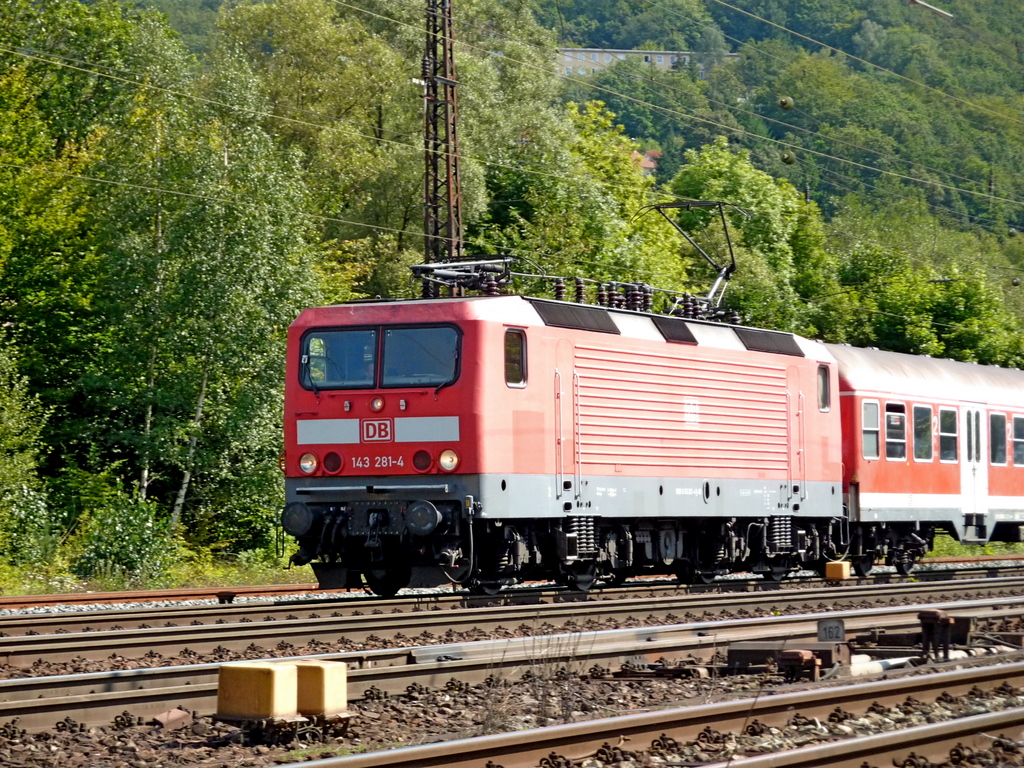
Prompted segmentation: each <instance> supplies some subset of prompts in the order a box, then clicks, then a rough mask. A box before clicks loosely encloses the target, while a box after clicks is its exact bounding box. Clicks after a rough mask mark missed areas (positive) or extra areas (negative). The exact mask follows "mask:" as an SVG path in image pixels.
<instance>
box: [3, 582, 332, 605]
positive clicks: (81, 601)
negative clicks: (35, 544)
mask: <svg viewBox="0 0 1024 768" xmlns="http://www.w3.org/2000/svg"><path fill="white" fill-rule="evenodd" d="M344 591H345V590H331V589H321V588H320V586H319V585H317V584H264V585H261V586H254V587H183V588H180V589H143V590H135V591H129V592H61V593H58V594H51V595H0V609H16V608H39V607H43V606H54V605H96V604H103V603H141V602H164V601H166V602H177V601H181V600H233V599H235V598H236V597H274V596H277V595H295V594H303V593H319V592H344Z"/></svg>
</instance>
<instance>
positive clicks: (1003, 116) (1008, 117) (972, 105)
mask: <svg viewBox="0 0 1024 768" xmlns="http://www.w3.org/2000/svg"><path fill="white" fill-rule="evenodd" d="M711 2H715V3H718V4H719V5H721V6H724V7H725V8H729V9H731V10H733V11H736V12H737V13H742V14H743V15H744V16H749V17H750V18H752V19H756V20H757V21H760V22H762V23H764V24H768V25H769V26H772V27H774V28H775V29H778V30H780V31H782V32H788V33H789V34H791V35H793V36H794V37H799V38H800V39H802V40H806V41H807V42H809V43H813V44H814V45H820V46H821V47H822V48H825V49H827V50H830V51H832V52H833V53H837V54H839V55H840V56H845V57H847V58H849V59H852V60H854V61H857V62H860V63H861V64H864V65H865V66H868V67H871V68H872V69H875V70H878V71H879V72H885V73H887V74H890V75H892V76H893V77H897V78H899V79H900V80H904V81H906V82H908V83H912V84H913V85H916V86H918V87H920V88H924V89H925V90H928V91H931V92H932V93H937V94H939V95H940V96H943V97H944V98H947V99H952V100H953V101H955V102H957V103H959V104H963V105H964V106H967V107H970V108H971V109H974V110H976V111H978V112H983V113H985V114H988V115H992V116H994V117H998V118H1000V119H1003V120H1010V121H1012V122H1015V123H1020V124H1021V125H1024V119H1021V118H1018V117H1014V116H1013V115H1008V114H1006V113H1004V112H999V111H998V110H994V109H990V108H988V107H986V106H984V105H981V104H975V103H974V102H973V101H968V100H967V99H964V98H961V97H959V96H954V95H953V94H951V93H947V92H946V91H943V90H942V89H940V88H935V87H934V86H931V85H928V84H926V83H922V82H921V81H920V80H915V79H914V78H912V77H907V76H906V75H901V74H900V73H899V72H894V71H893V70H891V69H886V68H885V67H883V66H880V65H878V64H875V63H873V62H870V61H868V60H867V59H862V58H861V57H859V56H855V55H853V54H852V53H847V52H846V51H844V50H842V49H840V48H836V47H835V46H832V45H829V44H828V43H823V42H821V41H820V40H815V39H814V38H813V37H809V36H808V35H805V34H803V33H801V32H797V31H795V30H792V29H790V28H789V27H786V26H783V25H782V24H778V23H776V22H774V21H771V20H769V19H765V18H763V17H761V16H758V15H757V14H756V13H751V12H750V11H747V10H744V9H743V8H739V7H737V6H735V5H732V4H731V3H728V2H726V0H711Z"/></svg>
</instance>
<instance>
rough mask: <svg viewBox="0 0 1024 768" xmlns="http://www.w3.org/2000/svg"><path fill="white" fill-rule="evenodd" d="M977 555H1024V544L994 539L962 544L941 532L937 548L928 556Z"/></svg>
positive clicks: (936, 543) (936, 542)
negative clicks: (979, 542) (985, 542)
mask: <svg viewBox="0 0 1024 768" xmlns="http://www.w3.org/2000/svg"><path fill="white" fill-rule="evenodd" d="M977 555H1024V544H1007V543H1004V542H1001V541H993V542H990V543H988V544H961V543H959V542H958V541H955V540H954V539H953V538H952V537H950V536H947V535H945V534H939V535H938V536H936V537H935V548H934V549H933V550H932V551H931V552H929V553H928V554H927V555H926V557H975V556H977Z"/></svg>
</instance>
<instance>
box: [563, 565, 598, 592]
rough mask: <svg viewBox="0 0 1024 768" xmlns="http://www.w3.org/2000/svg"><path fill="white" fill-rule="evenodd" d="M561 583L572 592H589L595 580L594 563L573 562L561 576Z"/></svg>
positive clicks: (595, 567) (595, 569) (595, 566)
mask: <svg viewBox="0 0 1024 768" xmlns="http://www.w3.org/2000/svg"><path fill="white" fill-rule="evenodd" d="M563 579H564V581H563V583H564V584H565V586H566V587H568V588H569V589H571V590H573V591H574V592H589V591H590V590H591V588H592V587H593V586H594V582H595V581H596V580H597V565H596V564H594V563H573V564H572V565H571V566H569V571H568V573H566V574H564V576H563Z"/></svg>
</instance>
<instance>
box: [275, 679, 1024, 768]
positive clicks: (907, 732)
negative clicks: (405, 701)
mask: <svg viewBox="0 0 1024 768" xmlns="http://www.w3.org/2000/svg"><path fill="white" fill-rule="evenodd" d="M1004 682H1010V684H1011V685H1016V686H1021V685H1024V663H1018V664H1004V665H995V666H992V667H975V668H972V669H959V670H954V671H952V672H937V673H934V674H929V675H919V676H908V677H900V678H898V679H889V680H882V681H875V682H870V683H861V684H857V685H847V686H843V687H828V688H817V689H815V690H812V691H800V692H797V693H784V694H778V695H764V696H760V697H757V698H748V699H742V700H736V701H730V702H726V703H722V704H709V705H703V706H694V707H687V708H685V709H672V710H662V711H658V712H648V713H643V714H637V715H626V716H621V717H615V718H605V719H602V720H590V721H587V722H582V723H573V724H570V725H561V726H549V727H547V728H542V729H535V730H529V731H517V732H514V733H504V734H496V735H493V736H481V737H477V738H472V739H460V740H458V741H448V742H442V743H437V744H431V745H428V746H422V747H405V748H401V749H394V750H387V751H383V752H374V753H368V754H361V755H352V756H346V757H339V758H328V759H323V760H314V761H309V762H303V763H301V765H302V766H307V767H308V768H379V767H380V766H392V767H393V768H432V766H438V767H440V766H445V767H446V768H480V766H483V765H486V764H500V765H502V766H504V768H533V767H534V766H536V765H538V764H540V761H541V760H543V759H544V758H549V761H550V762H549V764H560V762H558V761H555V760H551V758H552V754H554V755H560V756H562V757H566V758H568V759H570V760H574V761H578V760H582V759H584V758H586V757H589V756H591V755H593V754H595V753H596V752H597V750H599V749H601V748H602V747H603V746H608V745H611V746H621V747H622V748H623V749H626V750H630V751H637V750H647V749H649V748H650V746H651V743H652V742H653V741H654V739H657V738H661V737H663V736H669V737H671V738H672V739H675V740H676V741H678V742H688V741H694V740H695V739H696V738H697V735H698V734H699V733H700V732H701V731H702V730H703V729H704V728H706V727H711V728H713V729H714V730H716V731H718V732H722V733H725V732H734V733H738V732H741V731H742V730H743V728H744V727H746V725H747V724H749V723H750V722H752V721H753V720H755V719H756V720H757V721H758V722H760V723H762V724H764V725H767V726H773V727H782V726H785V725H786V723H787V722H788V721H789V720H790V718H791V717H792V716H793V715H794V714H795V713H797V712H799V713H800V714H802V715H804V716H805V717H809V718H810V717H817V718H818V719H827V718H828V715H829V714H830V713H831V712H832V711H833V710H835V709H836V707H840V708H842V709H843V710H846V711H852V712H853V713H854V714H861V713H862V712H863V711H864V710H866V709H867V707H868V706H870V705H871V703H873V702H875V701H878V702H880V703H887V704H897V703H900V702H902V701H904V700H905V699H906V697H907V696H914V697H915V698H917V699H919V700H927V699H931V700H934V699H935V698H936V697H937V696H938V695H939V694H940V693H941V692H943V691H946V692H949V693H950V694H951V695H954V696H963V695H965V694H967V693H968V692H969V691H970V690H971V689H972V688H974V687H978V688H981V689H982V690H992V689H995V688H998V687H999V686H1000V685H1002V684H1003V683H1004ZM1020 724H1024V708H1021V709H1013V710H1006V711H1004V712H997V713H992V714H987V715H980V716H976V717H969V718H961V719H959V720H950V721H946V722H943V723H935V724H929V725H926V726H917V727H912V728H906V729H902V730H899V731H892V732H889V733H884V734H880V735H877V736H870V737H865V738H860V739H857V738H851V739H845V740H842V741H838V742H834V743H830V744H825V745H821V746H816V747H805V748H802V749H796V750H792V751H789V752H782V753H775V754H770V755H763V756H758V757H753V758H736V759H735V760H732V761H730V762H729V763H728V764H727V765H730V766H732V767H733V768H817V766H830V767H834V768H860V766H861V764H862V763H863V762H864V761H865V759H870V758H872V757H877V756H878V755H883V754H890V753H891V752H892V751H894V749H897V748H900V747H902V748H903V751H902V754H906V751H909V750H911V749H913V750H915V751H918V750H923V751H926V752H927V754H926V756H927V755H938V754H940V753H941V752H942V751H948V749H949V747H948V746H945V744H949V741H950V740H952V741H953V743H955V742H956V741H957V740H962V739H964V738H966V737H968V736H969V735H972V734H977V733H981V732H986V731H991V730H993V729H995V730H998V729H999V728H1010V727H1017V726H1018V725H1020ZM929 745H932V746H935V747H936V749H934V750H933V749H931V746H929ZM950 746H952V744H950ZM919 754H920V753H919ZM886 764H888V763H886ZM725 765H726V764H715V765H714V768H725ZM285 768H297V764H295V765H292V766H285ZM704 768H712V766H710V765H709V766H705V767H704Z"/></svg>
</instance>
